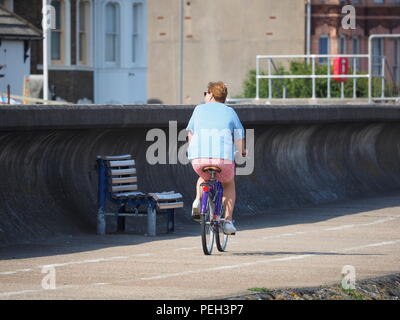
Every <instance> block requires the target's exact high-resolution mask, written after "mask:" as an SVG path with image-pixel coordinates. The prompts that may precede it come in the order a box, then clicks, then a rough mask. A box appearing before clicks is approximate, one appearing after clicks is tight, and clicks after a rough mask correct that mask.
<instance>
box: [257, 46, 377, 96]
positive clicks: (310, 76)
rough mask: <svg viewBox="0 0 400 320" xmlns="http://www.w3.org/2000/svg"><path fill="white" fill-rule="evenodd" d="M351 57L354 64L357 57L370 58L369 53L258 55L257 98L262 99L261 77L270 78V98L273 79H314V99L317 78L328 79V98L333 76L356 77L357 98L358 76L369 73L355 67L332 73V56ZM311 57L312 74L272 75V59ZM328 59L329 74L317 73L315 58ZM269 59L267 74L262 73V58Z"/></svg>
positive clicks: (354, 93)
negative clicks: (359, 72) (340, 72)
mask: <svg viewBox="0 0 400 320" xmlns="http://www.w3.org/2000/svg"><path fill="white" fill-rule="evenodd" d="M335 57H341V58H351V59H353V66H356V65H357V59H361V58H369V55H368V54H310V55H307V54H297V55H267V56H266V55H258V56H257V57H256V59H257V60H256V99H260V79H268V99H272V80H273V79H312V82H311V83H312V90H311V92H312V96H311V98H312V99H315V98H316V94H315V91H316V81H315V80H316V79H328V81H327V98H331V79H332V78H355V81H354V85H353V98H356V86H357V81H356V79H357V78H368V74H357V68H356V67H353V74H343V75H334V74H331V70H330V67H329V66H330V62H331V58H335ZM299 58H303V59H311V74H303V75H290V74H287V75H272V69H271V65H272V60H273V59H299ZM320 58H323V59H326V61H327V74H315V60H316V59H320ZM262 59H266V60H267V65H268V68H267V73H268V74H267V75H262V74H260V60H262ZM341 96H342V97H344V82H341Z"/></svg>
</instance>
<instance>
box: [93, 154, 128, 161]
mask: <svg viewBox="0 0 400 320" xmlns="http://www.w3.org/2000/svg"><path fill="white" fill-rule="evenodd" d="M97 159H103V160H130V159H131V155H130V154H121V155H118V156H97Z"/></svg>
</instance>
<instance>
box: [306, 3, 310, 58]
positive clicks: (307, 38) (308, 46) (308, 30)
mask: <svg viewBox="0 0 400 320" xmlns="http://www.w3.org/2000/svg"><path fill="white" fill-rule="evenodd" d="M306 6H307V35H306V41H307V43H306V54H307V55H310V54H311V0H307V5H306ZM309 62H310V58H309V57H307V63H309Z"/></svg>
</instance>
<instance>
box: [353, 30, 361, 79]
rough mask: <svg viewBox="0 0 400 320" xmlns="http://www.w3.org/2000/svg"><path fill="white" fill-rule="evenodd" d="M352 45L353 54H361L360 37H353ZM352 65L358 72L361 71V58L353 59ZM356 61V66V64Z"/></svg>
mask: <svg viewBox="0 0 400 320" xmlns="http://www.w3.org/2000/svg"><path fill="white" fill-rule="evenodd" d="M351 47H352V53H353V54H360V38H358V37H353V38H352V39H351ZM352 60H353V61H352V62H351V63H352V67H353V68H355V69H356V71H357V72H360V70H361V69H360V63H361V60H360V59H359V58H356V59H352ZM354 63H355V66H354Z"/></svg>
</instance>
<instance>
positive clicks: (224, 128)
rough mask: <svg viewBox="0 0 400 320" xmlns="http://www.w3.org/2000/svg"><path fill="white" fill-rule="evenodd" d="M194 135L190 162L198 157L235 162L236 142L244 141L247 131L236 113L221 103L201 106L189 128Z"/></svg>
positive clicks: (189, 151)
mask: <svg viewBox="0 0 400 320" xmlns="http://www.w3.org/2000/svg"><path fill="white" fill-rule="evenodd" d="M186 130H187V131H191V132H192V133H193V137H192V140H191V142H190V144H189V148H188V158H189V160H192V159H196V158H215V159H229V160H231V161H233V159H234V151H235V145H234V139H242V138H244V128H243V125H242V124H241V122H240V120H239V117H238V116H237V114H236V112H235V110H233V109H232V108H231V107H228V106H227V105H225V104H223V103H219V102H209V103H206V104H200V105H198V106H197V107H196V108H195V109H194V111H193V114H192V117H191V118H190V120H189V124H188V125H187V127H186Z"/></svg>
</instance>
